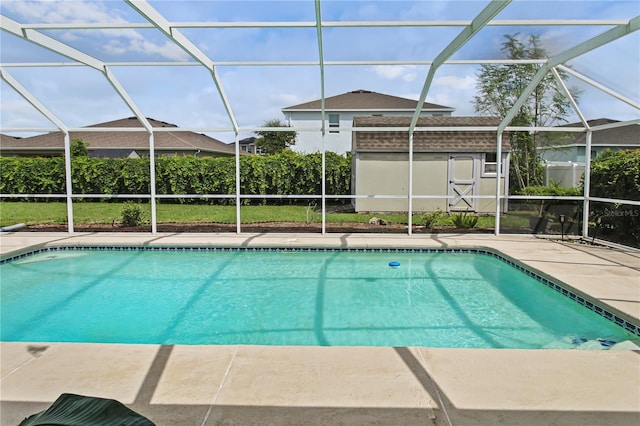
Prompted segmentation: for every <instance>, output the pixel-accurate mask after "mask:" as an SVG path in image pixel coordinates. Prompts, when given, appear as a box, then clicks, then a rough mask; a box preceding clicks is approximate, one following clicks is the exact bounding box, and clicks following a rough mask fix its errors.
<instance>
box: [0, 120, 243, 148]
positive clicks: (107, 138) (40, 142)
mask: <svg viewBox="0 0 640 426" xmlns="http://www.w3.org/2000/svg"><path fill="white" fill-rule="evenodd" d="M147 120H148V121H149V123H150V124H151V126H152V127H174V128H176V129H178V126H176V125H175V124H170V123H165V122H163V121H158V120H154V119H152V118H148V119H147ZM92 127H107V128H108V127H113V128H116V127H140V128H142V130H143V131H140V132H137V131H136V132H130V131H126V132H120V131H117V130H114V131H112V132H110V131H96V132H91V131H79V132H70V133H69V136H70V138H71V140H73V139H76V138H79V139H82V140H83V141H84V142H86V143H88V145H89V146H88V148H89V151H93V150H98V149H100V150H105V149H109V150H119V149H127V150H129V151H131V150H149V136H148V134H147V133H146V131H144V128H143V126H142V124H141V123H140V121H138V119H137V118H136V117H129V118H123V119H120V120H114V121H108V122H105V123H99V124H93V125H91V126H87V128H92ZM10 138H11V137H10V136H9V137H7V136H6V135H3V137H2V140H1V141H0V143H1V144H0V149H2V150H11V151H14V152H15V151H22V152H28V151H38V150H40V151H43V150H44V151H48V152H60V151H61V150H63V149H64V135H63V133H62V132H51V133H46V134H44V135H38V136H31V137H28V138H12V139H10ZM154 147H155V149H156V150H157V151H194V152H195V151H198V150H200V151H203V152H208V153H214V154H219V155H233V154H234V153H235V150H234V149H233V147H230V146H229V145H227V144H226V143H224V142H221V141H219V140H217V139H214V138H212V137H209V136H207V135H203V134H200V133H194V132H165V131H163V132H155V133H154Z"/></svg>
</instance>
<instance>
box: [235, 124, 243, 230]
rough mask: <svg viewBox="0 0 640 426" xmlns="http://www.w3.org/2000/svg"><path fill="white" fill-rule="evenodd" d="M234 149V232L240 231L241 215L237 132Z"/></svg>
mask: <svg viewBox="0 0 640 426" xmlns="http://www.w3.org/2000/svg"><path fill="white" fill-rule="evenodd" d="M235 142H236V143H235V149H236V163H235V164H236V234H240V232H242V226H241V225H240V224H241V223H242V216H241V212H240V203H241V201H242V200H241V199H240V136H239V135H238V133H236V135H235Z"/></svg>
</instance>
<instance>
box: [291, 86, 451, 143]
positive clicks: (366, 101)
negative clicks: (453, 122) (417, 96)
mask: <svg viewBox="0 0 640 426" xmlns="http://www.w3.org/2000/svg"><path fill="white" fill-rule="evenodd" d="M321 106H322V104H321V100H319V99H318V100H315V101H311V102H306V103H303V104H299V105H293V106H290V107H287V108H284V109H283V110H282V112H283V114H284V115H285V118H286V122H287V124H288V125H289V126H291V127H293V128H294V130H296V129H303V128H306V129H309V128H317V129H319V128H320V127H321V125H322V119H321V112H322V110H321ZM417 107H418V101H415V100H412V99H406V98H401V97H397V96H391V95H385V94H382V93H376V92H371V91H368V90H355V91H353V92H348V93H343V94H341V95H337V96H332V97H328V98H325V121H326V123H325V129H326V134H325V149H326V150H327V151H333V152H336V153H338V154H344V153H346V152H349V151H350V150H351V134H352V133H351V131H350V130H346V131H345V130H341V128H345V127H346V128H350V127H351V125H352V123H353V119H354V117H360V116H383V117H388V116H391V117H398V116H410V115H413V113H414V111H415V110H416V108H417ZM453 111H454V108H450V107H446V106H442V105H435V104H430V103H427V102H425V103H424V106H423V108H422V111H421V113H420V115H421V116H450V115H451V113H452V112H453ZM291 149H292V150H294V151H297V152H300V153H313V152H319V151H321V150H322V135H321V134H320V132H305V131H298V136H297V138H296V144H295V145H293V146H291Z"/></svg>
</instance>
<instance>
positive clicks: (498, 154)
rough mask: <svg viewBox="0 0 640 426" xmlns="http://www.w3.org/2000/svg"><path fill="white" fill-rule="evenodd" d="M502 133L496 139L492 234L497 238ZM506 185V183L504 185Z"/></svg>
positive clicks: (500, 209) (499, 208)
mask: <svg viewBox="0 0 640 426" xmlns="http://www.w3.org/2000/svg"><path fill="white" fill-rule="evenodd" d="M501 170H502V132H498V135H497V138H496V218H495V224H494V230H493V232H494V234H495V236H496V237H497V236H498V235H500V213H501V211H502V206H501V205H500V204H501V200H500V195H501V193H502V191H501V188H502V187H501V185H500V179H501V178H502V173H501ZM505 185H506V183H505Z"/></svg>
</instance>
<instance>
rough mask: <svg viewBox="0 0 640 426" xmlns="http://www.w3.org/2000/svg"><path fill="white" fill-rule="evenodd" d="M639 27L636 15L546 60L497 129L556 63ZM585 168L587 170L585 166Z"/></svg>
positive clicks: (638, 17) (513, 114) (510, 116)
mask: <svg viewBox="0 0 640 426" xmlns="http://www.w3.org/2000/svg"><path fill="white" fill-rule="evenodd" d="M638 29H640V16H636V17H635V18H633V19H631V20H629V23H628V24H625V25H618V26H617V27H614V28H611V29H610V30H608V31H605V32H604V33H602V34H599V35H597V36H595V37H593V38H590V39H589V40H586V41H584V42H582V43H580V44H578V45H576V46H574V47H572V48H570V49H567V50H565V51H564V52H561V53H559V54H557V55H555V56H553V57H551V58H549V60H548V61H547V63H546V64H545V65H543V66H542V67H541V68H540V69H539V70H538V72H537V73H536V74H535V75H534V76H533V78H532V79H531V81H530V82H529V84H528V85H527V87H525V89H524V90H523V91H522V93H521V94H520V97H519V98H518V99H517V100H516V102H515V103H514V104H513V106H512V107H511V109H510V110H509V112H508V113H507V115H506V116H505V117H504V118H503V119H502V122H501V123H500V125H499V126H498V131H499V132H502V131H503V130H504V128H505V127H507V126H508V125H509V123H511V120H513V118H514V117H515V116H516V114H517V113H518V111H519V110H520V108H522V105H524V103H525V102H526V101H527V99H528V98H529V96H531V93H532V92H533V90H534V89H535V88H536V86H538V84H539V83H540V81H542V79H543V78H544V76H545V75H546V74H547V72H548V71H549V70H550V69H551V68H553V67H555V66H558V65H561V64H564V63H565V62H567V61H569V60H571V59H573V58H576V57H578V56H580V55H583V54H585V53H587V52H590V51H592V50H594V49H597V48H598V47H601V46H604V45H605V44H607V43H610V42H612V41H614V40H617V39H619V38H620V37H624V36H626V35H627V34H630V33H632V32H634V31H637V30H638ZM586 170H589V168H587V169H586Z"/></svg>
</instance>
